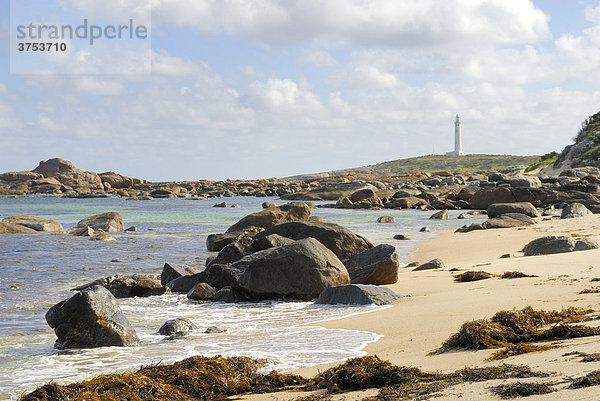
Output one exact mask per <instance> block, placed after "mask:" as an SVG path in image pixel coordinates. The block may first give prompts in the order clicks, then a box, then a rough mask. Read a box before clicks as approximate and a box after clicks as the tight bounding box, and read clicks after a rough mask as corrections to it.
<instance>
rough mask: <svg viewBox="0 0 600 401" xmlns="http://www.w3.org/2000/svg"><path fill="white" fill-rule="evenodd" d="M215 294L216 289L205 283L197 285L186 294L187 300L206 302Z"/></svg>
mask: <svg viewBox="0 0 600 401" xmlns="http://www.w3.org/2000/svg"><path fill="white" fill-rule="evenodd" d="M216 293H217V289H216V288H215V287H213V286H211V285H209V284H207V283H198V284H196V285H195V286H194V287H192V289H191V290H189V291H188V293H187V298H188V299H192V300H194V301H206V300H208V299H211V298H212V297H214V296H215V294H216Z"/></svg>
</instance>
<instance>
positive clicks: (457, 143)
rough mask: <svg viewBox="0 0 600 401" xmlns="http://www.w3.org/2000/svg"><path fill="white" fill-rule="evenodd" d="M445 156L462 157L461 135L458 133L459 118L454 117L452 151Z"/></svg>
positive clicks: (457, 116)
mask: <svg viewBox="0 0 600 401" xmlns="http://www.w3.org/2000/svg"><path fill="white" fill-rule="evenodd" d="M446 156H464V152H463V148H462V133H461V132H460V116H459V115H458V114H457V115H456V120H455V121H454V151H453V152H447V153H446Z"/></svg>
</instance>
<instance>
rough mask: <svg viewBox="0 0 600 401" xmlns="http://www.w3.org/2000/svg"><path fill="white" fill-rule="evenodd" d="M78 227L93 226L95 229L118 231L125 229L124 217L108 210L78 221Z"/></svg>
mask: <svg viewBox="0 0 600 401" xmlns="http://www.w3.org/2000/svg"><path fill="white" fill-rule="evenodd" d="M77 227H80V228H85V227H91V228H93V229H94V230H102V231H105V232H116V233H120V232H123V231H125V225H124V224H123V217H122V216H121V215H120V214H119V213H117V212H106V213H101V214H96V215H94V216H89V217H86V218H85V219H83V220H80V221H79V223H77Z"/></svg>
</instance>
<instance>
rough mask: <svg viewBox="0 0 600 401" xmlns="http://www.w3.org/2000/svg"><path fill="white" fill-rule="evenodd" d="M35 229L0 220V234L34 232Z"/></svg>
mask: <svg viewBox="0 0 600 401" xmlns="http://www.w3.org/2000/svg"><path fill="white" fill-rule="evenodd" d="M35 233H37V231H35V230H34V229H32V228H29V227H25V226H20V225H18V224H12V223H7V222H5V221H0V234H35Z"/></svg>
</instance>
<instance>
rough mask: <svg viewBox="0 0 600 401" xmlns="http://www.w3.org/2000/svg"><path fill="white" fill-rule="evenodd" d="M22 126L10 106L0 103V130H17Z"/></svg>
mask: <svg viewBox="0 0 600 401" xmlns="http://www.w3.org/2000/svg"><path fill="white" fill-rule="evenodd" d="M22 125H23V124H22V122H21V121H20V120H19V118H18V117H17V115H16V113H15V110H14V108H13V107H12V106H11V105H10V104H6V103H0V128H2V129H17V128H21V127H22Z"/></svg>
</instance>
